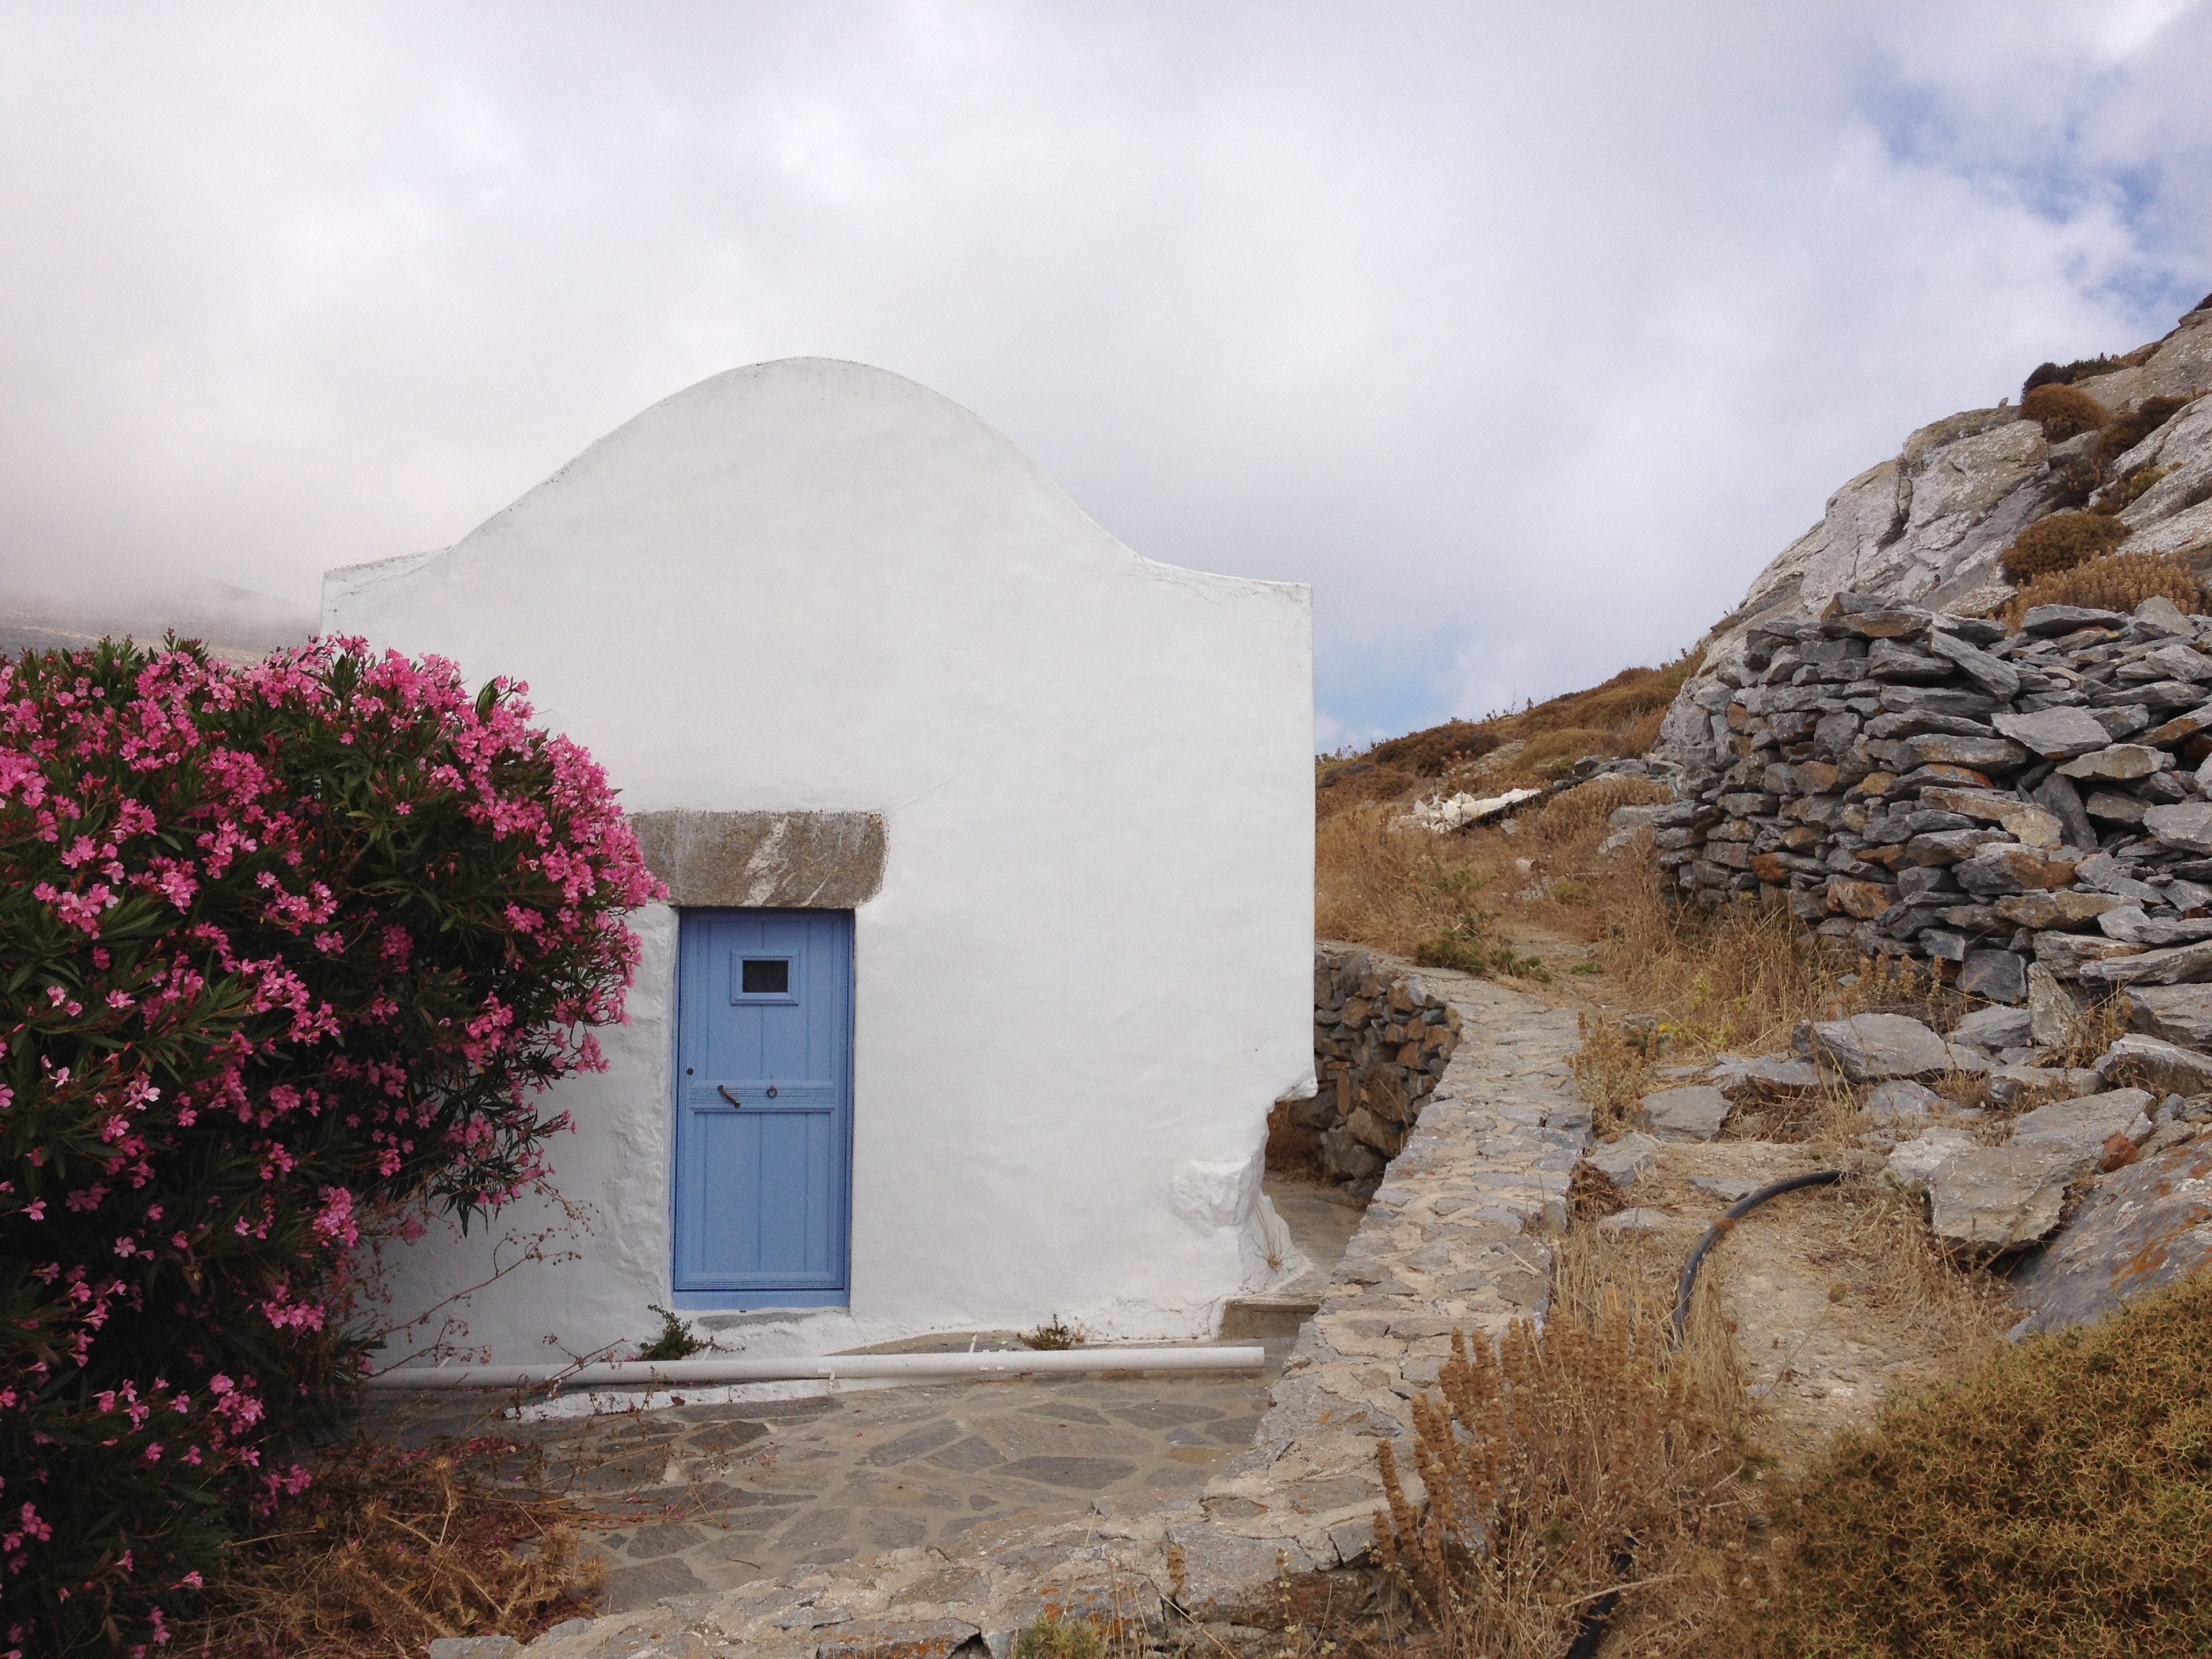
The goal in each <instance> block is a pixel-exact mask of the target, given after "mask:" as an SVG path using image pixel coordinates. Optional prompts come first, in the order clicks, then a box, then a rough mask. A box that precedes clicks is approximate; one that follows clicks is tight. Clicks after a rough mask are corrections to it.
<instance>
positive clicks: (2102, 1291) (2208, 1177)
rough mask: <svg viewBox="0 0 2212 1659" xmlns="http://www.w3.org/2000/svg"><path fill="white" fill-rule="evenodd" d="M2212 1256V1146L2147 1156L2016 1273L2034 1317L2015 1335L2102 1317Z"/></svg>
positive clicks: (2021, 1297) (2196, 1144) (2197, 1144)
mask: <svg viewBox="0 0 2212 1659" xmlns="http://www.w3.org/2000/svg"><path fill="white" fill-rule="evenodd" d="M2208 1257H2212V1141H2207V1140H2194V1141H2191V1142H2188V1143H2185V1144H2183V1145H2180V1146H2173V1147H2172V1148H2170V1149H2166V1150H2162V1151H2160V1152H2154V1153H2151V1154H2148V1155H2147V1156H2146V1157H2144V1158H2142V1161H2141V1162H2139V1163H2136V1164H2130V1165H2128V1167H2127V1168H2125V1169H2123V1170H2114V1171H2113V1172H2112V1174H2111V1175H2108V1176H2105V1177H2103V1178H2102V1179H2101V1180H2100V1181H2099V1182H2097V1185H2096V1187H2095V1188H2094V1189H2093V1191H2092V1192H2091V1193H2090V1194H2089V1198H2088V1200H2087V1202H2086V1203H2085V1204H2083V1205H2082V1206H2081V1211H2080V1212H2079V1213H2078V1214H2076V1215H2075V1217H2074V1218H2073V1219H2072V1220H2071V1221H2069V1222H2068V1223H2067V1224H2066V1225H2065V1226H2064V1228H2063V1229H2062V1230H2061V1231H2059V1232H2058V1234H2057V1237H2054V1238H2052V1239H2051V1243H2050V1244H2049V1245H2048V1246H2047V1247H2046V1248H2045V1249H2044V1250H2043V1251H2042V1252H2041V1253H2040V1254H2039V1255H2036V1256H2035V1257H2034V1258H2033V1259H2032V1260H2031V1261H2028V1262H2027V1263H2026V1264H2025V1265H2024V1266H2023V1267H2021V1269H2020V1271H2019V1272H2018V1273H2015V1275H2014V1278H2013V1282H2012V1290H2013V1294H2014V1297H2015V1299H2016V1300H2017V1301H2019V1302H2020V1303H2021V1305H2022V1306H2024V1307H2026V1308H2027V1310H2028V1316H2027V1318H2026V1319H2024V1320H2022V1321H2021V1322H2020V1324H2018V1325H2017V1326H2015V1328H2014V1329H2013V1332H2012V1334H2014V1335H2015V1336H2027V1335H2030V1334H2034V1333H2036V1332H2039V1331H2058V1330H2063V1329H2065V1328H2067V1327H2069V1326H2071V1325H2081V1324H2086V1323H2087V1322H2090V1321H2092V1320H2096V1319H2101V1318H2103V1317H2104V1316H2106V1314H2108V1313H2110V1312H2112V1310H2113V1309H2115V1308H2117V1307H2118V1306H2119V1305H2120V1304H2122V1303H2123V1302H2125V1301H2126V1300H2128V1299H2129V1298H2130V1297H2136V1296H2140V1295H2141V1294H2142V1292H2143V1291H2152V1290H2156V1289H2157V1288H2158V1287H2159V1286H2160V1285H2171V1284H2173V1283H2175V1282H2176V1281H2178V1280H2179V1279H2185V1278H2187V1277H2188V1276H2189V1275H2190V1274H2191V1273H2193V1272H2195V1271H2196V1270H2197V1268H2198V1267H2200V1266H2202V1265H2203V1263H2204V1261H2206V1259H2207V1258H2208Z"/></svg>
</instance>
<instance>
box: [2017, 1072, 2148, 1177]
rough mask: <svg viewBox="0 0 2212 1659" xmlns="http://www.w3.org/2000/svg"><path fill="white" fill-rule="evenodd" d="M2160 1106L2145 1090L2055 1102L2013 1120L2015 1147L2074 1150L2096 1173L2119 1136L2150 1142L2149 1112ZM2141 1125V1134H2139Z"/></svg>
mask: <svg viewBox="0 0 2212 1659" xmlns="http://www.w3.org/2000/svg"><path fill="white" fill-rule="evenodd" d="M2157 1103H2158V1102H2157V1098H2156V1097H2154V1096H2153V1095H2151V1094H2150V1093H2148V1091H2144V1090H2142V1089H2113V1090H2111V1091H2108V1092H2106V1093H2104V1094H2100V1095H2086V1096H2081V1097H2077V1098H2075V1099H2073V1100H2055V1101H2052V1102H2051V1103H2050V1104H2049V1105H2047V1106H2039V1107H2037V1108H2036V1109H2034V1110H2033V1111H2032V1112H2022V1113H2021V1115H2019V1116H2018V1117H2016V1118H2015V1119H2014V1120H2013V1125H2012V1144H2013V1145H2014V1146H2043V1145H2045V1144H2048V1145H2052V1146H2067V1147H2070V1148H2071V1149H2072V1150H2073V1151H2074V1152H2075V1153H2077V1154H2079V1155H2080V1156H2081V1157H2082V1158H2087V1160H2088V1162H2087V1164H2086V1165H2085V1166H2084V1167H2085V1168H2090V1169H2093V1168H2094V1167H2095V1166H2096V1164H2097V1161H2098V1159H2099V1158H2102V1157H2103V1156H2104V1151H2105V1143H2106V1141H2107V1140H2109V1139H2112V1137H2113V1136H2114V1135H2115V1134H2122V1133H2124V1134H2126V1135H2127V1136H2128V1138H2129V1139H2130V1140H2136V1141H2141V1140H2145V1139H2149V1136H2150V1117H2149V1109H2150V1108H2152V1107H2154V1106H2155V1105H2156V1104H2157ZM2138 1124H2139V1125H2140V1126H2141V1133H2140V1134H2138V1133H2136V1127H2137V1126H2138Z"/></svg>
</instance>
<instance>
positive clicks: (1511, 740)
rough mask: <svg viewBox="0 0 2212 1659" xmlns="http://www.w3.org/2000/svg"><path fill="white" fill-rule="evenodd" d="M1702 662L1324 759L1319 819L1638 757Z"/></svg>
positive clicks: (1632, 672) (1633, 674)
mask: <svg viewBox="0 0 2212 1659" xmlns="http://www.w3.org/2000/svg"><path fill="white" fill-rule="evenodd" d="M1701 660H1702V658H1701V657H1699V656H1698V655H1695V654H1687V655H1684V656H1682V657H1680V658H1677V659H1675V660H1674V661H1673V662H1670V663H1668V664H1666V665H1664V666H1662V667H1659V668H1625V669H1623V670H1622V671H1620V673H1618V674H1615V675H1614V676H1613V678H1611V679H1608V680H1607V681H1605V682H1604V683H1603V684H1600V685H1594V686H1592V687H1590V688H1589V690H1586V691H1573V692H1569V693H1568V694H1567V695H1566V696H1559V697H1553V698H1552V699H1551V700H1550V701H1549V702H1540V703H1534V704H1532V705H1531V706H1530V707H1528V708H1524V709H1522V710H1520V711H1519V712H1518V713H1516V714H1493V715H1492V716H1490V717H1489V718H1487V719H1486V720H1446V721H1445V722H1444V723H1443V725H1441V726H1429V727H1427V728H1425V730H1422V731H1419V732H1407V734H1406V735H1405V736H1404V737H1402V738H1389V740H1387V741H1385V742H1383V743H1379V744H1375V745H1374V746H1373V747H1372V748H1370V749H1369V750H1367V751H1366V752H1365V753H1364V754H1362V755H1358V756H1353V757H1325V758H1323V759H1322V761H1321V762H1320V763H1319V764H1318V765H1317V766H1316V776H1315V792H1314V809H1315V812H1316V817H1320V818H1322V819H1326V818H1328V817H1331V816H1333V815H1334V814H1335V813H1338V812H1340V811H1348V810H1351V809H1353V808H1357V807H1359V806H1363V805H1369V804H1371V803H1373V802H1376V801H1388V800H1398V799H1407V798H1409V797H1412V796H1415V795H1419V794H1425V793H1432V792H1435V791H1437V790H1450V791H1456V790H1460V789H1474V790H1476V791H1478V792H1492V791H1496V790H1500V789H1506V788H1515V787H1525V786H1528V785H1531V784H1545V783H1550V782H1553V781H1555V780H1557V779H1558V778H1559V777H1561V776H1562V775H1565V773H1566V772H1568V771H1569V770H1570V769H1572V767H1573V765H1574V763H1576V762H1577V761H1578V760H1581V759H1583V757H1585V756H1596V757H1601V758H1605V759H1612V758H1615V757H1621V756H1630V755H1641V754H1644V753H1645V752H1646V751H1648V750H1650V747H1651V745H1652V744H1654V743H1656V741H1657V740H1658V738H1659V726H1660V723H1661V722H1662V720H1664V719H1665V717H1666V714H1667V706H1668V704H1669V703H1671V702H1674V694H1675V693H1676V692H1677V691H1679V690H1681V689H1682V683H1683V682H1684V681H1685V680H1686V679H1687V678H1689V677H1690V676H1691V675H1692V674H1693V673H1695V672H1696V671H1697V669H1698V665H1699V662H1700V661H1701Z"/></svg>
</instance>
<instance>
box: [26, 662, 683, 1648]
mask: <svg viewBox="0 0 2212 1659" xmlns="http://www.w3.org/2000/svg"><path fill="white" fill-rule="evenodd" d="M521 690H522V688H520V687H519V686H515V685H513V684H508V683H507V682H504V681H494V682H493V683H492V684H490V685H489V686H487V687H485V688H484V690H483V691H482V692H480V693H478V694H476V695H473V696H471V694H470V693H469V691H468V690H467V689H466V687H465V685H464V684H463V683H462V681H461V678H460V676H459V671H457V670H456V669H455V668H454V666H453V665H452V664H450V663H446V662H443V661H441V660H439V659H435V658H433V659H428V660H425V661H423V662H421V663H416V662H410V661H408V660H407V659H404V658H402V657H399V656H397V655H386V656H383V657H381V658H379V657H376V656H373V655H371V654H370V653H368V652H367V651H366V650H365V649H364V648H363V647H362V645H361V643H360V642H359V641H317V642H315V643H313V644H311V645H308V646H307V647H302V648H301V649H298V650H295V651H289V652H285V653H279V654H277V655H276V656H274V657H271V658H270V659H266V660H265V661H264V662H261V663H259V664H257V665H253V666H252V667H247V668H234V667H229V666H226V665H222V664H220V663H216V662H212V661H210V660H209V659H207V658H206V657H205V656H204V655H203V654H202V653H200V652H199V651H198V649H197V647H192V646H189V645H187V646H184V647H173V648H167V649H164V650H161V651H155V652H149V651H147V650H144V649H142V648H139V647H134V646H131V645H129V644H123V645H117V644H113V643H109V642H103V643H101V644H100V645H99V646H98V647H92V648H88V649H86V650H82V651H77V652H70V653H44V654H35V655H27V656H26V657H24V658H23V659H21V660H20V661H17V662H15V663H13V664H9V663H6V662H5V661H0V1638H4V1640H0V1654H7V1655H10V1656H32V1655H37V1656H46V1655H52V1654H63V1653H70V1652H78V1651H107V1650H130V1651H134V1652H144V1651H151V1650H154V1649H155V1648H157V1647H158V1646H159V1644H160V1643H161V1640H162V1639H163V1638H164V1637H165V1631H164V1628H163V1626H164V1621H165V1619H166V1618H168V1617H173V1616H174V1613H175V1611H176V1609H177V1608H178V1607H179V1606H180V1605H182V1603H183V1601H184V1600H185V1598H187V1597H188V1596H189V1595H190V1594H191V1592H192V1591H193V1590H194V1589H197V1586H198V1584H199V1583H200V1582H201V1578H202V1576H203V1575H204V1573H205V1572H206V1571H208V1569H209V1568H210V1566H211V1565H213V1563H214V1562H215V1561H216V1558H217V1557H218V1555H219V1554H220V1553H221V1550H222V1545H223V1542H224V1541H225V1540H226V1539H227V1538H229V1537H232V1536H235V1535H237V1529H238V1528H240V1527H241V1526H249V1525H252V1523H253V1522H254V1518H255V1517H256V1516H260V1515H266V1514H267V1513H268V1512H269V1510H270V1509H271V1507H272V1506H273V1504H274V1503H275V1501H276V1498H279V1497H280V1496H282V1495H283V1494H286V1493H289V1492H297V1491H298V1490H300V1489H301V1486H304V1485H305V1483H306V1482H307V1479H308V1477H307V1474H306V1473H305V1472H304V1470H303V1469H302V1468H301V1467H300V1466H299V1465H298V1464H297V1463H296V1462H294V1461H293V1451H294V1449H295V1448H298V1447H300V1446H301V1445H302V1444H303V1443H305V1442H306V1441H307V1439H309V1438H310V1437H313V1435H315V1434H317V1433H318V1432H321V1431H326V1430H327V1429H329V1428H330V1427H331V1426H332V1425H334V1424H335V1423H336V1422H337V1420H339V1419H342V1417H343V1414H344V1413H345V1411H346V1410H347V1408H348V1407H349V1404H350V1400H351V1386H350V1385H351V1383H352V1381H353V1379H355V1378H356V1377H357V1376H358V1375H359V1374H360V1371H361V1370H362V1365H363V1364H364V1362H365V1353H366V1349H367V1339H366V1338H365V1337H364V1335H363V1334H362V1332H361V1331H360V1330H359V1329H358V1328H356V1323H355V1322H353V1321H352V1320H350V1319H349V1311H350V1308H351V1304H350V1300H349V1297H350V1294H351V1291H352V1288H353V1287H352V1285H351V1283H350V1279H349V1273H350V1266H351V1260H352V1255H353V1247H354V1246H355V1244H356V1239H357V1237H358V1235H359V1230H360V1228H361V1227H362V1225H363V1222H364V1218H366V1217H368V1215H370V1214H372V1213H374V1214H380V1215H382V1214H397V1215H404V1216H414V1217H419V1216H421V1215H422V1214H423V1213H425V1212H428V1210H429V1209H431V1208H432V1207H434V1206H435V1207H436V1208H441V1209H444V1210H446V1211H447V1212H452V1213H454V1214H457V1215H458V1216H459V1218H461V1220H462V1222H463V1224H464V1225H466V1224H467V1223H468V1222H469V1220H470V1219H471V1218H473V1217H477V1216H480V1215H483V1214H484V1213H487V1212H490V1211H492V1210H495V1209H496V1208H497V1207H498V1206H500V1205H501V1204H502V1203H503V1202H505V1201H506V1200H508V1199H509V1198H511V1197H513V1195H514V1194H517V1193H518V1192H520V1191H521V1190H522V1189H523V1188H526V1186H528V1185H530V1184H531V1183H532V1182H534V1181H535V1180H536V1179H538V1176H540V1175H541V1174H542V1173H543V1172H544V1152H545V1146H546V1143H547V1140H548V1139H549V1137H550V1136H551V1135H553V1134H554V1133H556V1132H558V1131H560V1130H561V1129H562V1128H564V1127H567V1120H566V1118H565V1116H564V1115H557V1114H556V1115H541V1109H540V1103H539V1102H538V1091H541V1090H542V1089H543V1088H544V1086H545V1085H548V1084H550V1083H552V1082H554V1081H555V1080H556V1079H559V1078H561V1077H563V1076H565V1075H567V1074H568V1073H573V1072H575V1071H579V1070H589V1069H596V1068H598V1067H599V1066H602V1064H603V1062H602V1061H601V1060H600V1058H599V1050H598V1047H597V1045H596V1043H595V1042H593V1040H592V1031H591V1028H592V1026H594V1025H598V1024H606V1023H608V1022H610V1021H615V1020H619V1019H620V1018H622V1006H623V993H624V991H625V990H626V989H627V987H628V986H629V975H630V971H631V969H632V967H633V965H634V964H635V960H636V954H637V946H636V942H635V939H634V938H633V936H632V935H631V934H630V933H629V930H628V929H627V927H625V926H624V925H623V912H624V911H625V910H627V909H629V908H632V907H634V906H635V905H638V904H640V903H642V902H646V901H647V900H648V899H651V898H653V897H657V896H660V889H659V884H658V883H657V882H655V881H654V880H653V877H652V876H651V875H650V874H649V873H648V872H647V870H646V869H645V867H644V865H643V863H642V861H641V859H640V858H639V855H638V851H637V844H636V842H635V839H634V838H633V837H632V836H631V834H630V832H629V827H628V825H627V824H626V823H625V822H624V821H623V816H622V813H621V811H620V809H619V807H618V806H617V804H616V802H615V799H614V797H613V794H612V793H611V791H610V789H609V788H608V787H607V783H606V780H605V776H604V775H602V774H601V772H600V770H599V767H598V766H597V765H596V764H595V763H593V762H592V759H591V757H589V756H588V755H587V754H586V753H585V752H584V751H583V750H580V749H579V748H577V747H576V746H575V745H574V744H571V743H569V742H568V741H567V740H566V739H565V738H559V737H555V736H550V735H548V734H547V733H545V732H543V731H540V730H538V729H537V728H535V727H534V726H532V725H531V723H530V719H531V711H530V708H529V705H528V704H527V703H526V702H524V701H523V700H522V697H521V696H520V692H521ZM411 1225H414V1226H416V1227H419V1226H420V1225H421V1223H420V1222H419V1220H417V1221H415V1222H413V1223H412V1224H411Z"/></svg>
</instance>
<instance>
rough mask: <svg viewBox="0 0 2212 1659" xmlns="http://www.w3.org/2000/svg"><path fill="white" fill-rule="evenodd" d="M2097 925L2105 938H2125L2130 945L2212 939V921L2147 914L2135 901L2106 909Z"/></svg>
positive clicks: (2176, 943)
mask: <svg viewBox="0 0 2212 1659" xmlns="http://www.w3.org/2000/svg"><path fill="white" fill-rule="evenodd" d="M2097 928H2098V931H2099V932H2100V933H2103V934H2104V935H2105V937H2106V939H2123V940H2124V941H2126V942H2127V943H2128V944H2130V945H2189V944H2193V943H2194V942H2195V941H2197V940H2198V939H2212V921H2173V920H2171V919H2169V918H2166V917H2163V916H2147V915H2144V914H2143V912H2142V906H2140V905H2135V904H2124V905H2120V906H2118V908H2114V909H2111V910H2106V911H2105V912H2104V913H2103V914H2102V915H2099V916H2098V918H2097Z"/></svg>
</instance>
